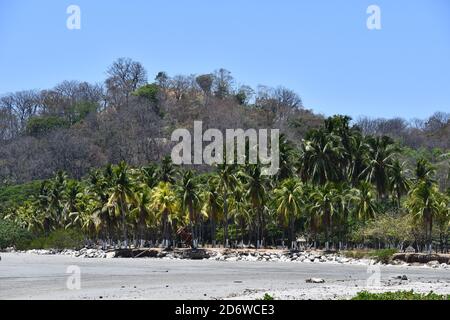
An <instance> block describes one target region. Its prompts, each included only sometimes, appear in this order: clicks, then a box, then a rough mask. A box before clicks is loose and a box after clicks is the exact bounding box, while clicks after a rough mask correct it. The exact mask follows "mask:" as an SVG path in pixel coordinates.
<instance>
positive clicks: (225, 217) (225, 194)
mask: <svg viewBox="0 0 450 320" xmlns="http://www.w3.org/2000/svg"><path fill="white" fill-rule="evenodd" d="M227 198H228V193H227V192H226V191H225V193H224V195H223V214H224V219H225V227H224V233H223V236H224V241H223V242H224V247H225V248H227V247H228V201H227Z"/></svg>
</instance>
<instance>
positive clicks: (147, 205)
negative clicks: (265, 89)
mask: <svg viewBox="0 0 450 320" xmlns="http://www.w3.org/2000/svg"><path fill="white" fill-rule="evenodd" d="M150 193H151V190H150V189H149V188H148V187H143V188H141V189H140V190H139V191H138V192H137V194H136V200H137V205H136V207H135V208H134V209H133V210H131V212H130V215H131V216H132V217H134V218H135V221H136V224H137V226H138V229H139V243H140V246H143V244H144V233H145V229H146V226H147V222H148V221H150V220H153V219H152V218H153V210H151V196H150Z"/></svg>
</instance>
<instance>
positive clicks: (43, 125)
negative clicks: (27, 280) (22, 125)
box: [25, 116, 69, 137]
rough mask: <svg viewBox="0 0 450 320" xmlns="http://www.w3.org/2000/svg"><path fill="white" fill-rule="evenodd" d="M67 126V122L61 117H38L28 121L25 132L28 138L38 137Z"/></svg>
mask: <svg viewBox="0 0 450 320" xmlns="http://www.w3.org/2000/svg"><path fill="white" fill-rule="evenodd" d="M68 126H69V122H68V121H67V120H65V119H63V118H61V117H57V116H39V117H33V118H31V119H30V120H28V122H27V127H26V129H25V131H26V133H27V134H28V135H30V136H34V137H39V136H42V135H45V134H47V133H49V132H51V131H52V130H55V129H58V128H64V127H68Z"/></svg>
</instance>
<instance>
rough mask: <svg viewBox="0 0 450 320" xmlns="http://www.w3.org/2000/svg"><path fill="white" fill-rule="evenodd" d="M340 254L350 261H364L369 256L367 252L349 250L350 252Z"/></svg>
mask: <svg viewBox="0 0 450 320" xmlns="http://www.w3.org/2000/svg"><path fill="white" fill-rule="evenodd" d="M342 254H343V255H344V256H345V257H346V258H352V259H364V258H367V257H369V256H370V251H369V250H350V251H343V252H342Z"/></svg>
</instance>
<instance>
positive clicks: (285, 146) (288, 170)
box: [276, 134, 296, 181]
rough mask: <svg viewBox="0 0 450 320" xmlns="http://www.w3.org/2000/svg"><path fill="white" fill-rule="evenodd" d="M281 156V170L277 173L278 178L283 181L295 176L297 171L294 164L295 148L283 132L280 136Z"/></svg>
mask: <svg viewBox="0 0 450 320" xmlns="http://www.w3.org/2000/svg"><path fill="white" fill-rule="evenodd" d="M279 157H280V161H279V170H278V173H277V175H276V178H277V180H279V181H282V180H284V179H287V178H290V177H292V176H294V174H295V171H296V169H295V165H294V159H295V157H296V155H295V149H294V147H293V145H292V143H291V142H290V141H288V140H287V138H286V136H285V135H284V134H281V135H280V138H279Z"/></svg>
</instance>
